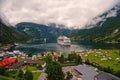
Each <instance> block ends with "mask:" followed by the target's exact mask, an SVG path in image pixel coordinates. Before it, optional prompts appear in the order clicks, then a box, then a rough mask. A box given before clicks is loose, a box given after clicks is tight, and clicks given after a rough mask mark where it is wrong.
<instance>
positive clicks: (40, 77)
mask: <svg viewBox="0 0 120 80" xmlns="http://www.w3.org/2000/svg"><path fill="white" fill-rule="evenodd" d="M46 76H47V74H46V73H41V75H40V76H39V78H38V80H47V79H46Z"/></svg>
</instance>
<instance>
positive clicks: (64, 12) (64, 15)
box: [0, 0, 120, 28]
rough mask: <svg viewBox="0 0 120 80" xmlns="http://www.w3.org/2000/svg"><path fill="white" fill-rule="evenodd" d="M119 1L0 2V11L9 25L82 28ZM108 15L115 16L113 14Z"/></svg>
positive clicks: (39, 0)
mask: <svg viewBox="0 0 120 80" xmlns="http://www.w3.org/2000/svg"><path fill="white" fill-rule="evenodd" d="M119 2H120V0H0V11H1V12H2V13H4V15H5V16H6V18H7V20H8V21H9V23H10V24H12V25H15V24H17V23H20V22H36V23H40V24H49V23H56V24H62V25H65V26H67V27H69V28H70V27H74V28H75V27H76V28H83V27H84V26H85V25H86V24H88V23H89V22H93V21H91V20H92V19H93V18H94V17H96V16H98V15H101V14H103V13H104V12H106V11H108V10H110V9H111V8H113V7H114V6H115V5H117V4H118V3H119ZM110 15H113V16H115V13H114V12H111V13H110Z"/></svg>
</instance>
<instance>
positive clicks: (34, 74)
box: [33, 72, 41, 80]
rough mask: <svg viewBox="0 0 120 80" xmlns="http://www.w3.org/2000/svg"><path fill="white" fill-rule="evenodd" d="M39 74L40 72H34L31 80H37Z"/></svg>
mask: <svg viewBox="0 0 120 80" xmlns="http://www.w3.org/2000/svg"><path fill="white" fill-rule="evenodd" d="M40 74H41V72H35V73H33V80H38V78H39V76H40Z"/></svg>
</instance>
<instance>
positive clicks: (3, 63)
mask: <svg viewBox="0 0 120 80" xmlns="http://www.w3.org/2000/svg"><path fill="white" fill-rule="evenodd" d="M17 62H18V60H17V59H16V58H4V59H3V60H2V61H0V66H2V67H5V66H8V65H11V64H15V63H17Z"/></svg>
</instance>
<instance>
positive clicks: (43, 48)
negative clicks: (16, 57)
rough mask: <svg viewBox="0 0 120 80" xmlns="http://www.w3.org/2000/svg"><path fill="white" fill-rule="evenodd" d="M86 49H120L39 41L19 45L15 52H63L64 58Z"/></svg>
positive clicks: (117, 45)
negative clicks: (62, 44)
mask: <svg viewBox="0 0 120 80" xmlns="http://www.w3.org/2000/svg"><path fill="white" fill-rule="evenodd" d="M87 49H120V45H119V44H102V43H89V42H80V43H73V44H71V46H60V45H58V44H57V43H41V41H34V42H31V43H26V44H20V45H18V46H16V47H15V50H20V51H22V52H25V53H31V54H38V53H42V52H49V51H56V52H63V53H64V56H67V54H68V53H70V52H71V51H76V52H80V51H82V50H87Z"/></svg>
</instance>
